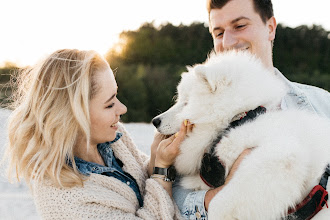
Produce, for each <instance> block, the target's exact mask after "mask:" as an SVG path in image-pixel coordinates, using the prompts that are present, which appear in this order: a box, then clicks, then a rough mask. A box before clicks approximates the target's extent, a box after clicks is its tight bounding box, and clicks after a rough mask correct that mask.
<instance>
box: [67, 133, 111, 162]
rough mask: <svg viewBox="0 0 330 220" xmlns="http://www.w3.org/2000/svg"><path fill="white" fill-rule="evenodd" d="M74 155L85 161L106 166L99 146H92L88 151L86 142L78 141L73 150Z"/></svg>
mask: <svg viewBox="0 0 330 220" xmlns="http://www.w3.org/2000/svg"><path fill="white" fill-rule="evenodd" d="M73 155H74V156H76V157H79V158H80V159H83V160H85V161H88V162H93V163H97V164H100V165H103V166H105V163H104V161H103V158H102V156H101V154H100V152H99V151H98V149H97V145H96V144H91V145H90V146H89V149H87V143H86V141H85V140H82V139H79V141H77V144H76V145H75V147H74V150H73Z"/></svg>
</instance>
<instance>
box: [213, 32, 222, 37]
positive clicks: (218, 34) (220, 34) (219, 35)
mask: <svg viewBox="0 0 330 220" xmlns="http://www.w3.org/2000/svg"><path fill="white" fill-rule="evenodd" d="M222 35H223V32H219V33H217V34H216V35H215V36H216V37H221V36H222Z"/></svg>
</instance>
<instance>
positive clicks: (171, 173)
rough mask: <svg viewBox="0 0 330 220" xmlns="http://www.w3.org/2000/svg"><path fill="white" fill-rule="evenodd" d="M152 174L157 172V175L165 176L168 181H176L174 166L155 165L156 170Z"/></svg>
mask: <svg viewBox="0 0 330 220" xmlns="http://www.w3.org/2000/svg"><path fill="white" fill-rule="evenodd" d="M152 174H156V175H157V176H164V178H161V179H163V180H164V181H166V182H174V180H175V177H176V170H175V167H174V166H170V167H168V168H161V167H154V172H153V173H152Z"/></svg>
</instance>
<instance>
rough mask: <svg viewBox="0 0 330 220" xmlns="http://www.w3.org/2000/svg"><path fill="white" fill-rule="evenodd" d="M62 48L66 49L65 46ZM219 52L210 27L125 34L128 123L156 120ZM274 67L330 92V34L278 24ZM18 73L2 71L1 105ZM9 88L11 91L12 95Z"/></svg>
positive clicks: (122, 75) (118, 70)
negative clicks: (187, 79)
mask: <svg viewBox="0 0 330 220" xmlns="http://www.w3.org/2000/svg"><path fill="white" fill-rule="evenodd" d="M59 49H60V48H59ZM212 49H213V41H212V37H211V35H210V33H209V31H208V27H206V26H205V24H204V23H192V24H190V25H179V26H174V25H172V24H170V23H168V24H164V25H161V26H159V27H156V26H155V25H154V24H153V23H145V24H143V25H142V26H141V27H140V28H139V29H138V30H135V31H124V32H122V33H121V34H120V40H119V43H117V44H116V45H114V46H113V47H112V48H111V49H110V50H109V51H108V53H107V55H106V59H107V61H108V62H109V64H110V66H111V68H112V69H113V70H114V73H115V75H116V80H117V83H118V88H119V89H118V98H119V100H121V101H122V102H123V103H124V104H125V105H126V106H127V108H128V111H127V113H126V114H125V115H123V117H122V120H123V121H124V122H150V121H151V119H152V118H153V117H154V116H156V115H158V114H159V113H161V112H163V111H165V110H167V109H168V108H169V107H170V106H171V105H173V104H174V102H175V95H176V86H177V84H178V82H179V80H180V77H181V74H182V73H183V72H185V71H186V66H190V65H194V64H196V63H201V62H204V61H205V59H206V58H207V55H208V54H209V53H210V52H211V50H212ZM273 57H274V66H275V67H276V68H278V69H279V70H280V71H281V72H282V73H283V74H284V75H285V76H286V77H287V78H288V79H289V80H291V81H295V82H300V83H305V84H310V85H314V86H318V87H321V88H324V89H326V90H328V91H329V90H330V32H329V31H326V30H324V29H323V28H322V26H318V25H313V26H311V27H309V26H306V25H303V26H299V27H296V28H290V27H286V26H283V25H281V24H279V25H278V27H277V31H276V39H275V41H274V53H273ZM14 69H16V67H14V66H8V67H7V66H6V67H4V68H2V69H0V89H1V85H2V89H1V90H0V102H1V100H2V102H3V103H5V102H7V101H8V100H7V99H6V98H7V97H8V95H9V94H10V89H11V88H8V86H4V85H6V83H7V82H8V81H9V79H10V76H9V75H10V73H11V71H13V70H14ZM8 90H9V91H8Z"/></svg>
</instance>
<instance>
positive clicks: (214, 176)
mask: <svg viewBox="0 0 330 220" xmlns="http://www.w3.org/2000/svg"><path fill="white" fill-rule="evenodd" d="M265 112H266V108H265V107H262V106H259V107H258V108H256V109H254V110H251V111H248V112H246V114H245V116H244V117H242V118H240V119H238V120H235V121H232V122H231V123H230V124H229V126H228V127H227V128H226V129H225V130H224V131H223V132H221V133H220V135H219V136H218V137H217V138H216V139H215V140H214V141H213V142H212V144H211V146H210V147H209V149H210V150H209V152H207V153H205V154H204V156H203V159H202V166H201V170H200V177H201V178H202V180H203V181H204V183H205V184H206V185H208V186H210V187H219V186H221V185H223V184H224V182H225V168H224V166H223V165H222V164H221V162H220V161H219V159H218V157H217V156H216V155H215V154H214V149H215V146H216V145H217V144H218V143H219V142H220V140H221V139H222V137H223V135H225V134H226V133H228V131H229V130H230V129H232V128H235V127H237V126H240V125H242V124H244V123H246V122H249V121H252V120H254V119H255V118H256V117H257V116H258V115H260V114H263V113H265Z"/></svg>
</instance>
